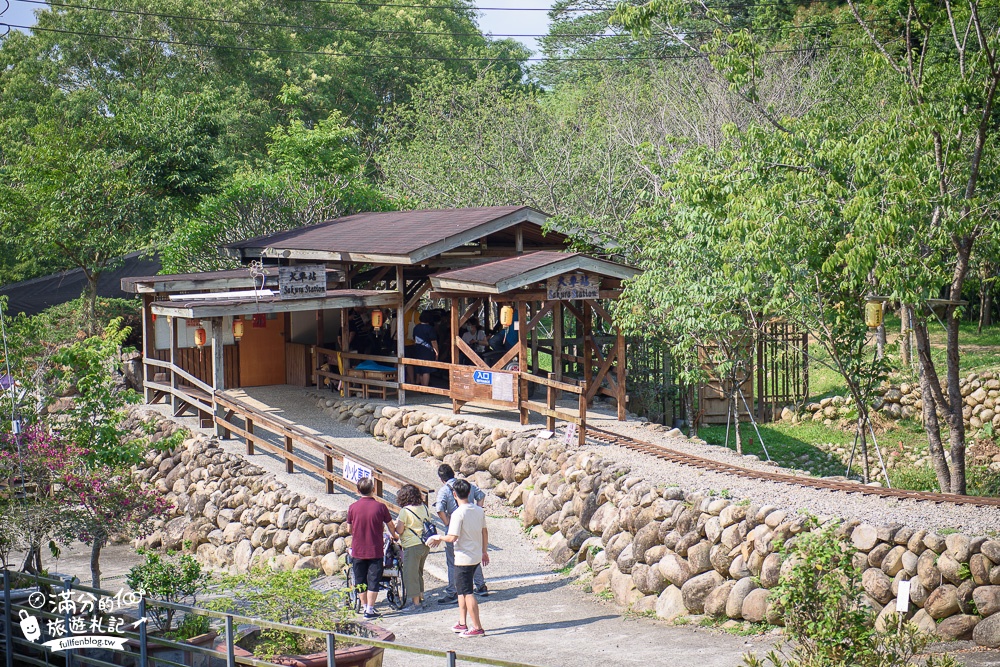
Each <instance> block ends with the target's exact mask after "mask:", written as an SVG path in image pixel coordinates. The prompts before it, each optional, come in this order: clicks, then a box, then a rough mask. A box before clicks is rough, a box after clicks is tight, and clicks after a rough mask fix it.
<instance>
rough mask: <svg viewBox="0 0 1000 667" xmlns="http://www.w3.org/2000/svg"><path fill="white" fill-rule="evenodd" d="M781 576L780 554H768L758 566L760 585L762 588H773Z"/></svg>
mask: <svg viewBox="0 0 1000 667" xmlns="http://www.w3.org/2000/svg"><path fill="white" fill-rule="evenodd" d="M780 578H781V556H779V555H778V554H768V555H767V558H765V559H764V564H763V565H761V568H760V585H761V586H763V587H764V588H774V587H775V586H777V585H778V580H779V579H780Z"/></svg>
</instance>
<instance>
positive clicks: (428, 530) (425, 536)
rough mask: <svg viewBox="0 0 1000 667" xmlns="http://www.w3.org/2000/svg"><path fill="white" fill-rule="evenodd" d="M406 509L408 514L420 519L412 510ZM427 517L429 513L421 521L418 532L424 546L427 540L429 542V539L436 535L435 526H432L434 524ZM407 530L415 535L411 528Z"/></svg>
mask: <svg viewBox="0 0 1000 667" xmlns="http://www.w3.org/2000/svg"><path fill="white" fill-rule="evenodd" d="M406 509H407V511H409V513H410V514H413V516H414V517H416V518H418V519H419V518H420V517H417V515H416V513H415V512H414V511H413V510H411V509H410V508H409V507H407V508H406ZM429 515H430V513H429V512H428V518H426V519H422V520H421V523H422V524H423V525H422V526H421V530H420V541H421V542H423V543H424V544H427V540H429V539H430V538H432V537H434V536H435V535H437V534H438V529H437V526H436V525H434V522H433V521H431V520H430V516H429ZM407 530H409V531H410V532H411V533H414V534H416V531H414V530H413V529H412V528H407Z"/></svg>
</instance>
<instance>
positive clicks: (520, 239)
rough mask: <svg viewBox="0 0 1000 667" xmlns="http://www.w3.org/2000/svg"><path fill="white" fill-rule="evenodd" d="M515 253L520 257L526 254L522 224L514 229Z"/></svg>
mask: <svg viewBox="0 0 1000 667" xmlns="http://www.w3.org/2000/svg"><path fill="white" fill-rule="evenodd" d="M514 252H515V253H517V254H518V255H523V254H524V227H522V226H521V225H520V224H518V225H516V226H515V227H514Z"/></svg>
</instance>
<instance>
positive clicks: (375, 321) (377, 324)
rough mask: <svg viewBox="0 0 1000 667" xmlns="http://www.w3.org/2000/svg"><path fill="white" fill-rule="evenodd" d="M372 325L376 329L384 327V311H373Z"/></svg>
mask: <svg viewBox="0 0 1000 667" xmlns="http://www.w3.org/2000/svg"><path fill="white" fill-rule="evenodd" d="M372 327H373V328H375V329H381V328H382V311H381V310H373V311H372Z"/></svg>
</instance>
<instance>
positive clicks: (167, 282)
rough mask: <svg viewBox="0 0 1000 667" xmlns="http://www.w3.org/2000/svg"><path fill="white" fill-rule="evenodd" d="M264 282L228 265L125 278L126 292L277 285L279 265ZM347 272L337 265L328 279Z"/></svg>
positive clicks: (269, 269) (266, 271)
mask: <svg viewBox="0 0 1000 667" xmlns="http://www.w3.org/2000/svg"><path fill="white" fill-rule="evenodd" d="M263 273H264V283H265V284H264V285H263V286H262V285H261V282H260V278H258V279H257V281H256V284H255V283H254V279H253V276H252V275H251V274H250V270H249V267H244V268H242V269H226V270H224V271H203V272H201V273H167V274H162V275H151V276H132V277H129V278H122V281H121V289H122V291H123V292H131V293H139V294H141V293H151V292H190V291H193V290H212V289H227V290H228V289H256V288H263V287H277V285H278V267H276V266H265V267H264V271H263ZM343 277H344V272H343V271H340V270H337V269H327V270H326V279H327V282H330V281H337V280H342V279H343Z"/></svg>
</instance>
